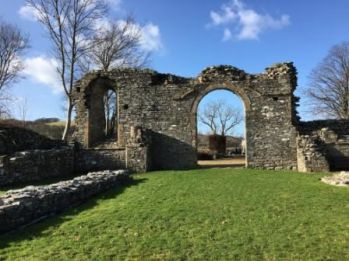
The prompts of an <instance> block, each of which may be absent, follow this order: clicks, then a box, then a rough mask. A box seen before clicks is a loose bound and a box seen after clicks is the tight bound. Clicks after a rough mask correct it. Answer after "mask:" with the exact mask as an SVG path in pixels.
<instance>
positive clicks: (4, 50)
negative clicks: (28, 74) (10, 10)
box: [0, 21, 29, 91]
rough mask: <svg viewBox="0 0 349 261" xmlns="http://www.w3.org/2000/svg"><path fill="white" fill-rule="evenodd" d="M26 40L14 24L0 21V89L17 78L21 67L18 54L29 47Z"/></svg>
mask: <svg viewBox="0 0 349 261" xmlns="http://www.w3.org/2000/svg"><path fill="white" fill-rule="evenodd" d="M28 42H29V39H28V37H27V36H25V35H23V33H22V32H21V31H20V30H19V29H18V28H17V27H16V26H14V25H12V24H9V23H6V22H2V21H0V91H1V90H2V89H3V88H4V87H5V86H9V85H10V84H12V83H14V82H16V80H18V78H19V73H20V72H21V70H22V69H23V64H22V62H21V59H20V56H21V55H22V54H23V52H24V51H25V50H26V49H27V48H28V47H29V45H28Z"/></svg>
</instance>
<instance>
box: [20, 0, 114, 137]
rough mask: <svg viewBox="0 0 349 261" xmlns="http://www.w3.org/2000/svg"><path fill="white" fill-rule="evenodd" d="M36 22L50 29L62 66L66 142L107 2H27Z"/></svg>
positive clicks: (55, 0)
mask: <svg viewBox="0 0 349 261" xmlns="http://www.w3.org/2000/svg"><path fill="white" fill-rule="evenodd" d="M26 2H27V4H28V5H29V6H30V7H31V8H33V9H34V10H35V13H36V19H38V21H39V22H40V23H41V24H42V25H43V26H44V27H45V28H46V30H47V32H48V36H49V39H50V41H51V43H52V45H53V52H54V55H55V57H56V59H57V61H58V63H59V66H58V67H57V72H58V73H59V75H60V79H61V83H62V87H63V89H64V92H65V95H66V98H67V120H66V125H65V128H64V132H63V137H62V139H63V140H66V139H67V134H68V131H69V129H70V127H71V117H72V112H73V106H74V105H73V99H72V91H73V85H74V82H75V80H76V79H77V78H78V77H81V75H82V73H83V70H82V68H81V67H80V66H79V65H81V64H82V63H81V61H82V60H83V59H84V58H85V56H86V55H87V53H88V51H89V48H90V46H89V41H88V39H90V38H91V37H92V35H93V33H94V31H93V27H94V24H95V22H96V20H98V19H100V18H101V17H103V16H104V15H105V14H106V12H107V4H106V2H105V1H104V0H27V1H26Z"/></svg>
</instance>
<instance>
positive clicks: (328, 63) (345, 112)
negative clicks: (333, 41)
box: [306, 42, 349, 119]
mask: <svg viewBox="0 0 349 261" xmlns="http://www.w3.org/2000/svg"><path fill="white" fill-rule="evenodd" d="M310 80H311V83H310V86H309V88H308V90H307V92H306V94H307V96H308V97H309V98H310V107H311V109H312V112H313V113H315V114H317V115H324V116H326V117H330V118H337V119H349V42H344V43H341V44H339V45H335V46H334V47H332V49H331V50H330V52H329V54H328V55H327V56H326V57H325V59H324V60H323V61H322V62H321V63H320V64H319V65H318V66H317V67H316V68H315V69H314V70H313V71H312V73H311V75H310Z"/></svg>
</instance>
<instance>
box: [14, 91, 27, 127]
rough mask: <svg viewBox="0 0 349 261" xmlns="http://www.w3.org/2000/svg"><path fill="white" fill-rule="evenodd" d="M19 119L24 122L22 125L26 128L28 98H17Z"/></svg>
mask: <svg viewBox="0 0 349 261" xmlns="http://www.w3.org/2000/svg"><path fill="white" fill-rule="evenodd" d="M17 110H18V119H19V120H20V121H21V122H22V127H23V128H25V126H26V120H27V113H28V100H27V99H26V98H20V99H18V100H17Z"/></svg>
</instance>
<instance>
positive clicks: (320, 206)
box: [0, 169, 349, 260]
mask: <svg viewBox="0 0 349 261" xmlns="http://www.w3.org/2000/svg"><path fill="white" fill-rule="evenodd" d="M320 177H321V175H319V174H311V175H310V174H300V173H294V172H274V171H260V170H245V169H206V170H203V169H201V170H192V171H166V172H154V173H149V174H144V175H137V176H136V181H135V182H134V183H133V184H130V185H129V186H127V187H125V188H116V189H114V190H112V191H109V192H107V193H105V194H104V195H102V196H99V197H98V198H95V199H93V200H90V201H89V202H87V203H86V204H84V205H82V206H81V207H79V208H77V209H74V210H71V211H68V212H65V213H64V214H62V215H60V216H57V217H54V218H50V219H48V220H45V221H43V222H41V223H39V224H36V225H33V226H31V227H29V228H26V229H24V230H22V231H18V232H14V233H12V234H9V235H5V236H2V237H0V260H1V259H9V260H72V259H74V260H114V259H120V260H125V259H126V260H187V259H192V260H246V259H247V260H349V189H348V188H340V187H332V186H329V185H326V184H323V183H321V182H320V181H319V178H320Z"/></svg>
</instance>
